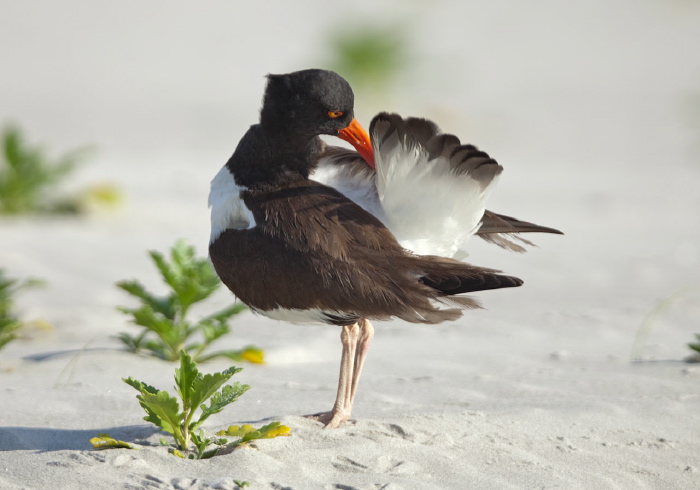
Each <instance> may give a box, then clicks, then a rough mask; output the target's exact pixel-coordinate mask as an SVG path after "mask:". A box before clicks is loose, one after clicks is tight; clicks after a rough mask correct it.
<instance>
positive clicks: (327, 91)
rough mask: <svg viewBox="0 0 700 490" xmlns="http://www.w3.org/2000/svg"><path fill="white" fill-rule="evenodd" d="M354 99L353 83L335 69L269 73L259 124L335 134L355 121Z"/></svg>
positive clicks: (305, 132) (279, 129)
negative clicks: (278, 73)
mask: <svg viewBox="0 0 700 490" xmlns="http://www.w3.org/2000/svg"><path fill="white" fill-rule="evenodd" d="M354 101H355V96H354V95H353V93H352V89H351V88H350V84H348V82H346V81H345V79H344V78H343V77H341V76H340V75H338V74H337V73H334V72H332V71H327V70H316V69H312V70H302V71H296V72H294V73H288V74H286V75H268V82H267V88H266V89H265V97H264V99H263V107H262V110H261V111H260V124H261V125H262V126H263V127H264V128H265V129H266V130H268V131H271V132H277V133H287V134H290V135H292V134H293V135H297V136H306V137H313V136H317V135H319V134H329V135H333V136H336V135H337V134H338V131H339V130H341V129H344V128H346V127H347V126H348V125H349V124H350V122H351V121H352V119H353V117H354V116H353V106H354Z"/></svg>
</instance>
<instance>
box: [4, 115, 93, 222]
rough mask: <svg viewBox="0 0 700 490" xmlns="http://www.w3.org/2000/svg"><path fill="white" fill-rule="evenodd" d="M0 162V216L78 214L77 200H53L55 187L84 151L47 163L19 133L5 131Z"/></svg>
mask: <svg viewBox="0 0 700 490" xmlns="http://www.w3.org/2000/svg"><path fill="white" fill-rule="evenodd" d="M0 137H1V138H2V160H1V161H0V214H27V213H64V214H66V213H67V214H74V213H78V212H81V211H82V209H81V206H80V201H79V199H77V198H67V197H64V198H60V199H59V198H56V197H55V193H56V187H57V186H58V184H59V183H60V182H61V181H62V180H64V179H65V178H66V177H67V176H68V175H69V174H70V173H71V172H72V171H73V170H74V169H75V168H76V166H77V165H78V164H79V163H80V162H81V160H82V158H83V156H84V153H85V150H84V149H80V150H73V151H70V152H68V153H66V154H64V155H62V156H60V157H58V158H57V159H56V160H55V161H51V160H50V159H49V158H48V157H47V156H46V154H45V152H44V150H43V149H42V148H41V147H38V146H34V145H30V144H29V143H27V142H26V141H25V138H24V136H23V134H22V131H21V130H20V129H19V128H18V127H17V126H13V125H9V126H7V127H5V129H4V130H3V132H2V135H1V136H0Z"/></svg>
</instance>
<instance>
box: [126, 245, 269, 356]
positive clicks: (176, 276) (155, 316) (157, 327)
mask: <svg viewBox="0 0 700 490" xmlns="http://www.w3.org/2000/svg"><path fill="white" fill-rule="evenodd" d="M150 255H151V258H152V259H153V262H154V263H155V265H156V267H157V268H158V271H159V272H160V274H161V276H162V278H163V280H164V281H165V283H166V284H167V285H168V286H169V287H170V289H171V291H170V293H168V294H167V295H165V296H155V295H154V294H152V293H150V292H148V291H147V290H146V288H145V287H144V286H143V285H142V284H141V283H139V282H138V281H137V280H131V281H121V282H118V283H117V286H118V287H120V288H121V289H123V290H124V291H126V292H127V293H129V294H131V295H132V296H135V297H136V298H138V299H139V300H140V302H141V305H140V306H139V307H138V308H125V307H119V310H120V311H121V312H123V313H125V314H127V315H130V316H131V317H132V318H133V322H134V323H135V324H136V325H140V326H142V327H143V329H142V331H141V333H140V334H139V335H136V336H132V335H129V334H127V333H120V334H119V335H118V336H117V338H118V339H119V340H120V341H121V342H122V343H123V344H124V345H125V346H126V348H127V350H129V351H130V352H141V351H146V352H149V353H150V354H151V355H154V356H156V357H159V358H161V359H165V360H168V361H177V360H178V359H179V358H180V351H181V350H184V351H185V352H188V353H191V355H192V357H193V358H194V359H195V361H197V362H202V361H207V360H209V359H213V358H215V357H226V358H229V359H231V360H234V361H249V362H257V363H261V362H263V351H262V350H260V349H258V348H257V347H254V346H248V347H246V348H244V349H241V350H223V351H217V352H212V353H208V354H205V353H204V351H205V350H206V349H207V348H208V347H209V346H210V344H211V343H212V342H214V341H215V340H217V339H219V338H220V337H221V336H223V335H225V334H227V333H229V332H230V331H231V329H230V327H229V325H228V321H229V319H231V317H233V316H235V315H237V314H239V313H240V312H241V311H243V310H244V309H245V306H244V305H243V304H234V305H232V306H230V307H228V308H225V309H223V310H221V311H218V312H216V313H214V314H212V315H208V316H205V317H204V318H201V319H199V320H198V321H196V322H191V321H190V320H189V319H188V318H187V313H188V311H189V310H190V308H191V307H192V305H194V304H195V303H198V302H200V301H203V300H205V299H206V298H208V297H209V296H211V295H212V294H213V293H214V291H216V290H217V289H218V288H219V287H220V286H221V282H220V281H219V278H218V277H217V275H216V272H215V271H214V268H213V267H212V265H211V263H210V262H209V260H208V259H206V258H197V257H196V254H195V249H194V247H192V246H191V245H188V244H187V243H186V242H185V241H183V240H179V241H178V242H176V243H175V245H174V246H173V247H172V248H171V250H170V261H168V260H166V258H165V257H164V256H163V255H162V254H161V253H159V252H156V251H153V250H152V251H151V252H150ZM197 333H199V334H200V337H201V340H195V341H191V340H190V339H191V338H192V336H193V335H195V334H197Z"/></svg>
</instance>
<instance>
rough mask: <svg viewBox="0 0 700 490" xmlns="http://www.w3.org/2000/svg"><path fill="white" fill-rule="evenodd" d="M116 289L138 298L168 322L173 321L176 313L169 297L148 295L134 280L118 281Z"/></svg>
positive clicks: (174, 305)
mask: <svg viewBox="0 0 700 490" xmlns="http://www.w3.org/2000/svg"><path fill="white" fill-rule="evenodd" d="M117 287H119V288H121V289H123V290H124V291H126V292H127V293H129V294H131V295H132V296H135V297H137V298H139V299H140V300H141V301H143V302H144V303H145V304H146V305H148V306H150V307H151V308H152V309H153V310H155V311H156V312H158V313H160V314H162V315H163V316H165V317H166V318H168V319H169V320H174V319H175V315H176V313H177V309H176V304H175V298H174V297H173V296H172V295H171V296H165V297H159V296H155V295H153V294H151V293H149V292H148V291H147V290H146V288H145V287H143V285H142V284H141V283H139V282H138V281H136V280H131V281H119V282H118V283H117Z"/></svg>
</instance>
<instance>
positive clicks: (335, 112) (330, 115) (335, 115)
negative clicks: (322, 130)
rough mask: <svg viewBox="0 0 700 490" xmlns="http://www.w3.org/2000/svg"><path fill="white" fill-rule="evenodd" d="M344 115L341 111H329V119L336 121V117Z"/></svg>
mask: <svg viewBox="0 0 700 490" xmlns="http://www.w3.org/2000/svg"><path fill="white" fill-rule="evenodd" d="M342 115H343V113H342V112H341V111H328V117H330V118H332V119H335V118H336V117H340V116H342Z"/></svg>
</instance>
